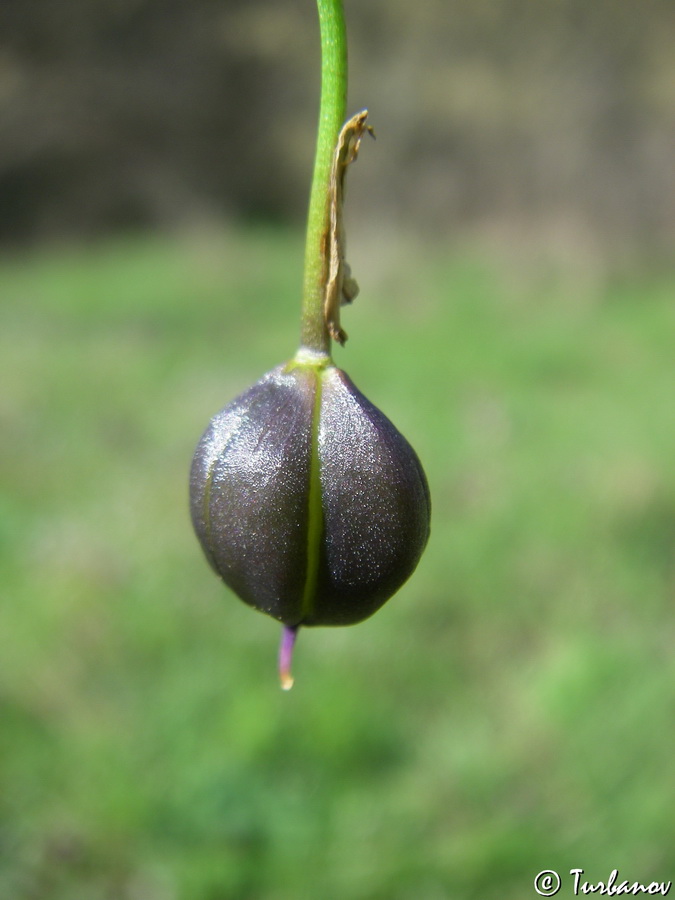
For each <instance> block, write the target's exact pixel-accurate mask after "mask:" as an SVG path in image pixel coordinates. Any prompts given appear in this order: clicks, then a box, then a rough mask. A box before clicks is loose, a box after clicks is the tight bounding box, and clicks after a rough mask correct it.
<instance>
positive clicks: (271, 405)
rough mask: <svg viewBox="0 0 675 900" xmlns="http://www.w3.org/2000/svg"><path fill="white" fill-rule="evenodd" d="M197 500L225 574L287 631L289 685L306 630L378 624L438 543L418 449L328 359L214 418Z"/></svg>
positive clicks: (197, 515) (287, 370) (196, 476)
mask: <svg viewBox="0 0 675 900" xmlns="http://www.w3.org/2000/svg"><path fill="white" fill-rule="evenodd" d="M190 500H191V510H192V520H193V523H194V527H195V530H196V532H197V535H198V537H199V540H200V542H201V545H202V547H203V549H204V552H205V554H206V556H207V558H208V560H209V562H210V563H211V565H212V566H213V568H214V569H215V570H216V572H217V573H218V574H219V575H220V576H221V578H222V579H223V580H224V581H225V583H226V584H227V585H228V586H229V587H230V588H231V589H232V590H233V591H234V592H235V593H236V594H237V595H238V596H239V597H240V598H241V599H242V600H243V601H244V602H246V603H248V604H249V605H251V606H253V607H255V608H256V609H259V610H261V611H262V612H265V613H267V614H268V615H270V616H273V617H274V618H275V619H278V620H279V621H280V622H282V623H283V624H284V626H286V633H285V636H284V639H283V641H282V648H281V652H280V668H281V670H282V672H283V670H284V668H285V672H286V682H287V683H286V685H285V686H286V687H290V683H292V680H291V679H290V674H289V667H290V654H291V650H292V645H293V641H294V639H295V634H296V632H297V629H298V628H299V626H301V625H303V626H304V625H352V624H354V623H356V622H360V621H362V620H363V619H366V618H367V617H368V616H370V615H372V614H373V613H374V612H375V611H376V610H377V609H379V607H380V606H382V604H383V603H384V602H385V601H386V600H388V599H389V598H390V597H391V596H392V594H394V593H395V592H396V591H397V590H398V589H399V588H400V587H401V585H402V584H403V583H404V582H405V581H406V580H407V578H408V577H409V576H410V575H411V574H412V572H413V570H414V569H415V566H416V565H417V562H418V561H419V558H420V556H421V555H422V551H423V550H424V547H425V545H426V542H427V539H428V536H429V517H430V499H429V488H428V486H427V481H426V478H425V475H424V471H423V470H422V466H421V464H420V462H419V460H418V458H417V455H416V454H415V451H414V450H413V449H412V447H411V446H410V444H409V443H408V442H407V441H406V439H405V438H404V437H403V435H401V434H400V432H398V431H397V430H396V428H395V427H394V426H393V425H392V424H391V422H390V421H389V419H387V418H386V416H384V415H383V413H381V412H380V411H379V410H378V409H377V408H376V407H375V406H373V404H372V403H370V401H369V400H367V399H366V398H365V397H364V396H363V394H362V393H361V392H360V391H359V390H358V389H357V388H356V387H355V386H354V384H353V383H352V381H351V380H350V379H349V378H348V376H347V375H346V374H345V373H344V372H342V371H341V370H340V369H338V368H336V367H335V366H334V365H333V364H332V363H331V362H330V360H329V359H328V358H327V357H318V358H317V359H314V360H312V359H311V358H310V360H309V361H304V360H303V361H297V360H295V361H292V362H290V363H288V364H286V365H283V366H279V367H277V368H276V369H273V370H272V371H271V372H269V373H268V374H267V375H265V376H264V377H263V378H261V379H260V381H258V382H257V383H256V384H254V385H253V386H252V387H251V388H249V389H248V390H247V391H245V392H244V393H243V394H241V395H240V396H239V397H238V398H237V399H236V400H234V401H233V402H232V403H230V404H229V405H228V406H226V407H225V408H224V409H223V410H221V412H219V413H218V414H217V415H216V416H215V417H214V418H213V419H212V420H211V423H210V425H209V427H208V428H207V430H206V432H205V434H204V436H203V437H202V439H201V441H200V443H199V445H198V447H197V450H196V452H195V456H194V460H193V463H192V473H191V479H190ZM282 680H283V679H282Z"/></svg>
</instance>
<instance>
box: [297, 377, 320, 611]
mask: <svg viewBox="0 0 675 900" xmlns="http://www.w3.org/2000/svg"><path fill="white" fill-rule="evenodd" d="M322 375H323V372H322V371H316V379H315V385H316V386H315V389H314V409H313V411H312V427H311V435H310V457H309V491H308V497H307V574H306V576H305V586H304V589H303V592H302V605H301V617H300V621H301V622H304V621H305V620H306V619H307V618H308V617H309V616H311V614H312V613H313V611H314V603H315V600H316V587H317V584H318V581H319V562H320V557H321V541H322V539H323V504H322V497H321V471H320V466H321V460H320V457H319V424H320V419H321V387H322V384H321V382H322Z"/></svg>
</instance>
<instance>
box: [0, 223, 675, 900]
mask: <svg viewBox="0 0 675 900" xmlns="http://www.w3.org/2000/svg"><path fill="white" fill-rule="evenodd" d="M357 256H358V254H357ZM301 260H302V241H301V238H300V237H299V236H297V235H294V234H286V233H283V232H278V233H277V232H274V231H251V232H235V231H233V232H228V233H224V234H219V235H211V236H209V237H206V236H202V237H199V238H194V239H192V240H183V241H178V240H176V241H174V242H169V241H160V240H148V239H138V240H132V239H129V240H128V241H126V242H118V243H113V244H109V245H105V246H101V247H99V248H94V249H90V250H88V251H83V250H64V251H61V252H59V253H57V252H55V251H54V252H53V253H51V254H43V255H40V256H34V257H26V258H24V259H15V260H9V259H4V260H2V261H1V262H0V291H1V293H2V296H3V302H2V305H1V306H0V384H2V391H1V392H0V434H1V437H0V465H1V467H2V473H3V489H2V493H1V495H0V580H1V581H0V586H1V595H2V602H1V604H0V630H1V633H2V635H3V639H2V653H1V654H0V722H1V727H0V896H2V897H7V898H11V900H33V898H36V900H37V898H47V897H48V898H50V900H80V898H82V900H108V898H115V900H135V898H138V897H142V898H143V900H174V898H176V900H178V898H180V900H183V898H186V900H221V898H222V900H229V898H265V900H292V898H293V900H295V898H298V897H307V898H310V897H329V898H332V897H335V898H338V897H339V898H342V900H352V898H353V900H363V898H368V900H419V898H424V900H436V898H445V897H456V898H460V900H473V898H476V900H478V898H481V900H490V898H494V900H497V898H500V900H503V898H505V900H520V898H522V897H523V896H527V895H528V894H529V893H533V886H532V881H533V878H534V876H535V875H536V874H537V872H539V871H540V870H542V869H558V870H559V871H560V873H561V875H562V876H563V892H564V891H565V890H567V893H568V894H569V893H570V892H571V887H570V885H571V879H570V877H569V875H568V874H567V873H568V872H569V869H570V868H574V867H581V868H583V869H584V870H585V873H586V876H585V877H588V880H595V881H597V880H606V879H607V877H608V876H609V873H610V872H611V870H612V869H613V868H617V867H618V868H619V869H620V872H621V874H622V876H624V877H626V878H628V879H629V880H631V881H633V880H639V881H643V882H645V883H649V882H650V881H651V880H653V879H658V880H667V879H668V878H671V877H672V876H673V874H674V872H673V869H672V864H673V855H672V853H673V851H672V848H673V846H675V819H674V817H673V813H672V797H673V791H674V790H675V770H674V769H673V766H672V761H671V757H672V746H673V740H674V738H675V719H674V718H673V709H674V708H675V662H674V657H673V653H672V647H673V645H674V642H675V616H674V614H673V589H674V586H675V555H674V548H675V474H674V470H673V451H674V449H675V416H674V415H673V385H674V383H675V377H674V376H675V364H674V363H673V355H672V347H673V337H674V336H675V306H674V305H673V303H672V297H673V291H674V289H675V279H674V278H673V277H669V276H666V275H664V276H660V277H657V276H654V277H653V278H651V279H648V278H643V279H641V280H640V281H637V280H635V281H631V280H630V279H628V278H624V279H616V280H612V279H610V278H603V279H591V280H589V279H582V280H579V278H578V277H577V273H574V272H569V271H568V272H564V271H562V272H561V271H555V270H547V269H545V268H540V269H536V268H534V267H532V269H531V270H526V271H524V272H523V271H522V270H521V271H518V272H516V270H515V269H510V268H509V266H507V265H506V264H504V263H500V264H498V263H496V262H492V263H491V262H490V261H489V260H487V259H485V258H481V256H480V255H479V254H477V253H474V254H462V255H461V257H460V255H459V254H457V255H455V256H454V257H452V258H450V259H444V258H443V257H442V256H441V255H440V254H438V255H435V254H434V253H433V252H432V251H427V252H418V250H417V249H414V250H413V251H411V252H409V253H403V252H402V253H401V254H393V255H392V257H391V258H390V259H385V258H383V257H382V256H381V252H380V253H378V250H377V245H375V244H373V247H372V249H371V250H370V251H369V252H366V251H365V250H362V251H361V259H360V260H359V263H358V270H357V274H358V275H359V276H360V282H361V287H362V295H361V296H360V297H359V298H358V299H357V301H356V302H355V304H354V306H353V308H350V309H349V310H346V311H345V313H344V315H343V321H344V324H345V327H346V329H347V331H348V332H349V334H350V341H349V342H348V344H347V346H346V348H345V349H344V350H342V349H340V348H337V350H336V355H335V356H336V362H337V363H338V365H340V366H343V367H344V368H345V369H346V370H347V371H348V372H349V374H350V375H351V377H352V378H353V379H354V381H355V382H356V384H357V385H358V387H359V388H360V389H361V390H363V391H364V392H365V393H366V395H367V396H368V397H369V398H370V399H371V400H372V401H373V402H375V403H376V404H377V405H378V406H380V407H381V408H382V409H383V411H384V412H385V413H386V414H387V415H388V416H389V417H390V418H391V419H392V420H393V421H394V423H395V424H396V425H397V426H398V427H399V428H400V429H401V431H403V433H404V434H405V435H406V436H407V437H408V438H409V440H410V441H411V443H412V444H413V446H414V447H415V448H416V450H417V451H418V453H419V455H420V457H421V459H422V461H423V463H424V465H425V468H426V471H427V474H428V477H429V481H430V485H431V491H432V500H433V519H432V537H431V541H430V544H429V547H428V550H427V552H426V554H425V556H424V557H423V560H422V562H421V564H420V566H419V568H418V571H417V572H416V574H415V575H414V577H413V578H412V579H411V580H410V582H409V583H408V584H407V585H406V586H405V587H404V588H403V589H402V590H401V591H400V593H399V594H398V595H397V596H396V598H394V599H393V600H392V601H390V603H389V604H387V606H385V608H384V609H383V610H382V611H381V612H380V613H378V614H377V615H376V616H375V617H373V618H372V619H370V620H369V621H368V622H366V623H363V624H362V625H360V626H358V627H356V628H351V629H317V630H306V631H303V632H302V634H301V636H300V639H299V642H298V648H297V653H296V662H295V674H296V686H295V688H294V689H293V691H292V692H291V693H290V694H288V695H286V694H283V693H282V692H281V691H280V690H279V688H278V684H277V680H276V671H275V664H276V659H275V657H276V645H277V639H278V627H277V625H276V624H275V623H274V622H272V621H271V620H269V619H267V618H265V617H263V616H261V615H259V614H257V613H254V612H253V611H251V610H249V609H248V608H246V607H245V606H244V605H243V604H240V603H239V602H238V601H237V600H236V599H235V598H234V597H233V596H232V595H231V594H230V593H229V592H228V591H227V590H226V589H225V588H224V587H223V586H222V585H221V584H220V583H219V582H218V580H217V579H216V578H215V577H214V576H213V575H212V573H211V571H210V570H209V569H208V567H207V565H206V563H205V561H204V560H203V558H202V556H201V552H200V550H199V547H198V545H197V542H196V540H195V538H194V536H193V535H192V532H191V528H190V523H189V518H188V513H187V472H188V468H189V463H190V458H191V455H192V452H193V450H194V446H195V444H196V442H197V440H198V438H199V436H200V434H201V432H202V430H203V429H204V428H205V426H206V424H207V422H208V420H209V418H210V417H211V416H212V415H213V414H214V413H215V412H216V411H217V410H218V409H219V408H220V407H222V406H223V405H224V404H225V403H226V402H228V401H229V400H230V399H232V398H233V397H234V396H235V395H236V394H237V393H238V392H239V391H241V390H243V389H244V388H245V387H247V386H248V385H249V384H250V383H252V382H253V381H255V380H257V379H258V378H259V377H260V376H261V375H262V374H263V372H265V371H267V370H268V369H270V368H272V367H273V366H274V365H276V364H277V363H279V362H281V361H282V360H283V359H285V358H288V357H290V356H291V355H292V353H293V352H294V350H295V348H296V340H297V323H298V319H299V300H298V288H299V284H300V280H301V272H300V266H301ZM369 280H370V284H369V283H368V282H369ZM566 878H567V881H566V880H565V879H566Z"/></svg>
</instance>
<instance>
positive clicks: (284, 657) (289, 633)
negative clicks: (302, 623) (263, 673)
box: [279, 625, 298, 691]
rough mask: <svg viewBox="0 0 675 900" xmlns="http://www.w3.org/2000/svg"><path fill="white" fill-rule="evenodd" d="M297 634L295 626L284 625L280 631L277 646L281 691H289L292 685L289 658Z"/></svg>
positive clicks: (290, 658) (290, 657) (291, 654)
mask: <svg viewBox="0 0 675 900" xmlns="http://www.w3.org/2000/svg"><path fill="white" fill-rule="evenodd" d="M297 636H298V627H297V626H295V627H294V628H289V626H288V625H284V630H283V631H282V632H281V645H280V646H279V681H280V682H281V690H282V691H290V689H291V688H292V687H293V682H294V679H293V676H292V675H291V660H292V658H293V647H294V645H295V639H296V637H297Z"/></svg>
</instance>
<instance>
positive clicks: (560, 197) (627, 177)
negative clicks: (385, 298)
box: [0, 0, 675, 253]
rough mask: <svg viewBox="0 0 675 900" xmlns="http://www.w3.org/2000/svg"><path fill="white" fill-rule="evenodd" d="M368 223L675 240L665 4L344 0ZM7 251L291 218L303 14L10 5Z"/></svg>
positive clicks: (126, 4) (305, 152) (142, 1)
mask: <svg viewBox="0 0 675 900" xmlns="http://www.w3.org/2000/svg"><path fill="white" fill-rule="evenodd" d="M346 7H347V9H346V11H347V16H348V25H349V33H350V48H351V60H352V79H351V101H350V108H351V109H352V110H355V109H357V108H360V107H362V106H368V107H369V108H370V109H371V113H372V121H373V124H374V125H375V127H376V130H377V132H378V136H379V138H380V142H379V143H378V145H377V150H376V151H375V152H374V153H373V161H372V162H370V163H367V164H364V165H363V167H364V168H366V167H367V166H370V168H368V169H367V173H368V174H367V176H365V177H367V178H368V179H369V183H368V191H367V196H366V198H364V199H363V200H361V201H360V200H359V198H358V197H357V196H356V195H355V196H354V197H353V198H350V204H354V205H355V206H356V207H358V214H359V216H361V217H366V218H367V217H370V218H371V221H373V222H378V221H382V219H383V217H384V216H386V217H387V220H388V221H390V222H398V223H405V224H407V225H410V223H411V222H412V223H413V226H414V228H415V229H416V230H419V229H424V228H427V229H429V230H431V229H433V231H434V232H435V233H437V232H438V231H439V229H440V230H441V232H443V231H445V230H446V229H453V230H455V231H457V230H458V229H459V230H462V231H476V230H479V231H481V232H482V233H485V232H489V233H490V234H491V235H494V236H496V237H497V238H498V240H499V241H501V242H504V241H506V242H511V243H519V242H520V243H523V242H525V243H526V242H528V241H533V240H537V241H541V240H544V241H546V242H547V243H548V244H550V245H555V246H557V247H558V248H559V249H563V250H564V249H566V248H569V249H570V250H571V251H572V252H577V251H578V250H579V249H580V248H582V249H587V248H588V247H589V246H590V247H591V249H592V250H593V252H595V251H596V250H599V251H600V252H603V253H604V252H606V251H608V250H609V249H612V250H614V251H617V250H620V251H621V252H623V253H625V252H626V248H627V247H632V248H634V249H644V248H645V247H646V248H649V249H650V250H652V251H654V250H659V248H660V249H663V248H667V247H669V246H672V242H673V240H674V239H675V211H674V210H675V206H674V204H673V203H672V197H673V195H674V194H675V156H674V154H673V152H672V147H673V146H674V145H675V54H673V52H672V48H673V46H674V45H675V5H674V4H673V3H671V2H665V0H640V2H636V0H593V2H588V0H541V2H533V0H416V2H415V3H413V4H409V3H403V2H401V0H396V2H395V0H368V2H367V3H366V2H360V0H346ZM0 33H1V34H2V48H1V50H0V131H2V134H3V140H2V143H1V144H0V195H1V196H2V209H3V215H2V236H4V238H6V239H9V238H17V237H18V238H34V237H39V236H41V235H45V234H46V235H50V236H51V235H54V234H63V233H69V232H70V233H73V232H74V233H77V234H91V233H92V232H97V231H100V230H105V229H110V228H117V227H120V226H128V225H139V224H140V225H171V224H176V223H185V222H186V221H190V220H194V219H199V220H203V219H205V218H207V219H208V218H214V217H215V218H220V217H222V216H223V215H233V216H241V215H244V216H256V217H269V216H273V217H275V218H288V217H292V218H294V219H295V220H296V221H297V220H299V219H301V218H302V217H303V216H304V211H305V205H306V197H307V191H308V181H309V173H310V170H311V158H312V152H313V142H314V131H315V118H316V105H317V96H318V70H319V59H318V27H317V22H316V14H315V8H314V2H313V0H221V2H215V0H193V2H190V3H187V2H183V0H96V2H91V0H59V2H58V3H44V2H35V0H3V2H2V4H0Z"/></svg>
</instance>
